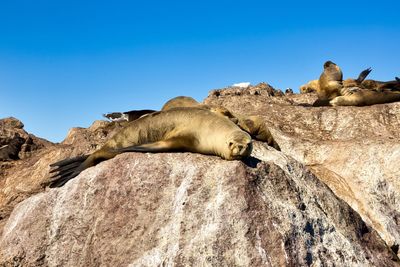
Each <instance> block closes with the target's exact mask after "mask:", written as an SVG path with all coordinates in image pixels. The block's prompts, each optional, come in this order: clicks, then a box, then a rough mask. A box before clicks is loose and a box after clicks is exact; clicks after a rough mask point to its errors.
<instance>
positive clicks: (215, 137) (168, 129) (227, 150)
mask: <svg viewBox="0 0 400 267" xmlns="http://www.w3.org/2000/svg"><path fill="white" fill-rule="evenodd" d="M370 72H371V69H366V70H364V71H362V72H361V73H360V75H359V77H358V78H357V79H346V80H344V81H343V74H342V71H341V69H340V67H339V66H337V65H336V64H335V63H333V62H331V61H327V62H325V64H324V71H323V72H322V74H321V76H320V78H319V79H318V80H313V81H311V82H309V83H308V84H306V85H304V86H302V87H301V88H300V90H301V92H302V93H304V92H308V91H312V90H315V91H316V92H317V95H318V99H317V101H316V102H315V103H314V106H323V105H332V106H340V105H343V106H346V105H355V106H362V105H372V104H379V103H387V102H394V101H400V92H399V91H400V80H399V78H397V77H396V80H394V81H388V82H381V81H374V80H365V78H366V77H367V76H368V74H369V73H370ZM104 116H105V117H106V118H108V119H110V120H113V121H119V122H121V121H126V125H125V127H124V128H123V129H122V130H120V131H119V132H118V133H116V134H115V135H114V136H113V137H112V138H111V139H109V140H108V141H107V142H106V143H105V144H104V145H103V146H102V147H101V148H100V149H99V150H97V151H95V152H94V153H92V154H90V155H84V156H79V157H75V158H71V159H65V160H62V161H59V162H56V163H53V164H52V165H51V170H50V173H51V174H52V175H53V176H52V177H50V178H49V181H48V183H47V184H48V185H50V187H59V186H62V185H64V184H65V183H66V182H68V181H69V180H70V179H72V178H74V177H75V176H77V175H78V174H79V173H80V172H82V171H83V170H85V169H87V168H89V167H91V166H94V165H96V164H98V163H99V162H101V161H104V160H108V159H111V158H113V157H115V156H116V155H118V154H120V153H123V152H172V151H187V152H195V153H201V154H207V155H217V156H220V157H221V158H223V159H226V160H235V159H239V160H240V159H242V158H244V157H248V156H250V154H251V151H252V138H254V139H256V140H260V141H264V142H267V143H268V145H271V146H273V147H275V148H276V149H279V146H278V144H277V143H276V142H275V140H274V139H273V137H272V135H271V133H270V131H269V130H268V128H267V126H266V125H265V123H264V122H263V120H262V118H261V117H260V116H244V115H241V114H234V113H232V112H231V111H229V110H228V109H226V108H224V107H221V106H213V105H204V104H201V103H199V102H197V101H196V100H194V99H193V98H191V97H186V96H179V97H176V98H173V99H171V100H169V101H168V102H166V103H165V104H164V106H163V107H162V109H161V111H155V110H133V111H128V112H114V113H109V114H105V115H104Z"/></svg>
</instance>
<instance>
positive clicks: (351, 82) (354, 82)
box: [343, 68, 372, 87]
mask: <svg viewBox="0 0 400 267" xmlns="http://www.w3.org/2000/svg"><path fill="white" fill-rule="evenodd" d="M371 71H372V69H371V68H368V69H365V70H363V71H362V72H361V73H360V74H359V75H358V78H357V79H352V78H349V79H346V80H344V81H343V86H344V87H360V86H361V84H362V82H364V80H365V78H367V76H368V75H369V74H370V72H371Z"/></svg>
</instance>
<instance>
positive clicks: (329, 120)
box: [205, 94, 400, 256]
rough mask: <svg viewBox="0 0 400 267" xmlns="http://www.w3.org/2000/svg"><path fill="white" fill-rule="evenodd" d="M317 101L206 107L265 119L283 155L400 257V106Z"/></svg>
mask: <svg viewBox="0 0 400 267" xmlns="http://www.w3.org/2000/svg"><path fill="white" fill-rule="evenodd" d="M315 98H316V95H315V94H301V95H285V97H283V99H281V100H279V102H278V101H276V99H275V98H273V97H263V96H260V97H254V96H245V97H242V98H240V99H239V98H225V97H215V96H209V97H208V98H207V99H206V100H205V103H207V104H217V105H223V106H225V107H226V108H228V109H230V110H232V111H233V112H237V113H242V114H248V115H260V116H262V117H263V118H264V120H265V123H266V124H267V125H269V126H270V130H271V133H272V134H273V136H274V138H275V139H276V141H277V143H278V144H279V146H280V147H281V150H282V152H283V153H284V154H285V155H288V156H291V157H293V158H294V159H296V160H297V161H299V162H301V163H303V164H305V165H306V166H309V167H310V169H311V170H312V171H313V173H314V174H315V175H316V176H317V177H318V178H319V179H320V180H321V181H323V182H324V183H326V184H327V185H328V186H329V187H330V188H331V189H332V190H333V191H334V192H335V193H336V194H337V195H338V196H339V197H340V198H342V199H344V200H345V201H346V202H347V203H349V205H350V206H351V207H352V208H353V209H355V210H356V211H357V212H358V213H359V214H360V215H361V217H362V218H363V220H364V221H365V222H366V223H367V224H368V225H369V226H371V227H372V228H374V229H375V230H376V231H377V232H378V233H379V235H380V236H381V237H382V238H383V239H384V240H385V242H386V243H387V245H388V246H390V247H392V249H393V250H394V251H395V252H396V253H397V254H398V256H400V252H399V249H398V248H399V244H400V212H399V211H400V201H399V199H400V183H399V179H398V177H399V176H400V168H399V167H398V162H400V143H399V141H398V140H399V138H400V132H399V130H398V129H399V128H400V103H391V104H384V105H374V106H368V107H318V108H316V107H310V106H309V104H310V103H312V102H313V101H314V99H315ZM290 102H291V103H292V104H291V105H289V104H288V103H290ZM239 103H240V104H239Z"/></svg>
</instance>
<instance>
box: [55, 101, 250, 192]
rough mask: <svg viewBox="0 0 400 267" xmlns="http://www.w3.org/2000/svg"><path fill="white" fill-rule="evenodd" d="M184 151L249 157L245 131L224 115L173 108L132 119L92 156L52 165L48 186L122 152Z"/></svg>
mask: <svg viewBox="0 0 400 267" xmlns="http://www.w3.org/2000/svg"><path fill="white" fill-rule="evenodd" d="M131 151H132V152H172V151H187V152H195V153H201V154H207V155H217V156H220V157H221V158H223V159H226V160H234V159H241V158H244V157H248V156H249V155H250V154H251V151H252V140H251V137H250V135H249V134H248V133H246V132H245V131H243V130H241V129H240V128H239V127H238V126H237V125H236V124H235V123H233V122H232V121H230V120H229V119H228V118H226V117H224V116H220V115H218V114H216V113H214V112H211V111H210V110H206V109H202V108H195V107H189V108H187V107H186V108H174V109H170V110H166V111H161V112H155V113H152V114H149V115H147V116H143V117H141V118H139V119H137V120H134V121H132V122H130V123H128V125H127V126H126V127H124V128H123V129H122V130H121V131H119V132H118V133H116V134H115V135H114V136H113V137H112V138H111V139H110V140H108V141H107V142H106V143H105V144H104V145H103V146H102V147H101V148H100V149H99V150H97V151H95V152H94V153H92V154H91V155H86V156H81V157H76V158H72V159H66V160H62V161H59V162H56V163H54V164H52V165H51V167H52V168H54V169H52V170H51V171H50V172H51V173H54V172H55V173H56V174H55V175H54V176H52V177H51V178H50V180H49V182H48V183H49V185H50V187H58V186H62V185H64V184H65V183H66V182H67V181H68V180H70V179H72V178H74V177H75V176H77V175H78V174H79V173H80V172H82V171H83V170H85V169H87V168H89V167H91V166H94V165H96V164H98V163H99V162H101V161H104V160H108V159H111V158H113V157H115V156H116V155H118V154H120V153H123V152H131Z"/></svg>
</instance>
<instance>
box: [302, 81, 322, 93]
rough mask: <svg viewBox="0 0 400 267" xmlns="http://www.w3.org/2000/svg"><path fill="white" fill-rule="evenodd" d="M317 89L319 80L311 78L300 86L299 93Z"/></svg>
mask: <svg viewBox="0 0 400 267" xmlns="http://www.w3.org/2000/svg"><path fill="white" fill-rule="evenodd" d="M318 90H319V81H318V80H311V81H309V82H308V83H306V84H303V85H302V86H300V93H301V94H306V93H312V92H317V91H318Z"/></svg>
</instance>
